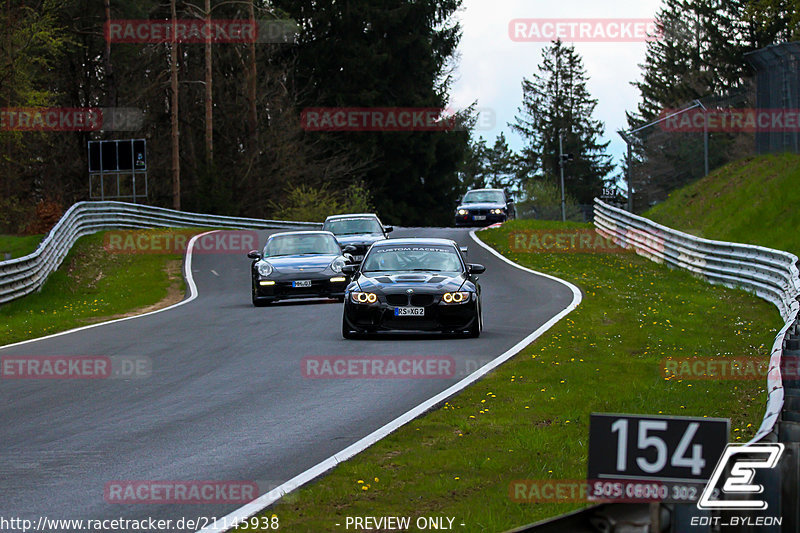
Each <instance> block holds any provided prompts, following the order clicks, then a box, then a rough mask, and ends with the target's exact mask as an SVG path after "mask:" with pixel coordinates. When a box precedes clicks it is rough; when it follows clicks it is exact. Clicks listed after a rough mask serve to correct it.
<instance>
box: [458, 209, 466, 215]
mask: <svg viewBox="0 0 800 533" xmlns="http://www.w3.org/2000/svg"><path fill="white" fill-rule="evenodd" d="M467 213H469V211H467V210H466V209H459V210H458V214H459V215H466V214H467Z"/></svg>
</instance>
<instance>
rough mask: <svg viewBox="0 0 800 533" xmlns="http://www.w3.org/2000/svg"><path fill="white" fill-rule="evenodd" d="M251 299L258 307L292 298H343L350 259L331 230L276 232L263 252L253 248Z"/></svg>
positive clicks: (248, 255)
mask: <svg viewBox="0 0 800 533" xmlns="http://www.w3.org/2000/svg"><path fill="white" fill-rule="evenodd" d="M247 257H249V258H250V259H252V260H253V263H252V265H251V268H250V272H251V278H252V299H253V305H255V306H256V307H261V306H264V305H266V304H268V303H271V302H274V301H276V300H286V299H291V298H337V299H339V300H342V299H344V290H345V287H347V281H348V276H347V274H344V273H343V272H342V267H344V266H345V265H346V264H347V260H346V259H345V257H344V255H343V254H342V249H341V247H340V246H339V243H338V242H336V239H335V238H334V236H333V234H332V233H331V232H329V231H293V232H283V233H275V234H273V235H271V236H270V237H269V238H268V239H267V243H266V244H265V245H264V249H263V251H261V252H259V251H258V250H252V251H251V252H250V253H248V254H247Z"/></svg>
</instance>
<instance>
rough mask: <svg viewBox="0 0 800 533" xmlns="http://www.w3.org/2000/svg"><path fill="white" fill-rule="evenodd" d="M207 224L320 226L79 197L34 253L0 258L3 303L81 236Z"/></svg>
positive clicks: (47, 270) (34, 286) (40, 276)
mask: <svg viewBox="0 0 800 533" xmlns="http://www.w3.org/2000/svg"><path fill="white" fill-rule="evenodd" d="M156 227H162V228H164V227H167V228H169V227H172V228H178V227H203V228H231V229H263V228H278V229H280V228H285V229H319V228H321V227H322V225H321V224H319V223H316V222H290V221H283V220H261V219H257V218H238V217H228V216H221V215H202V214H198V213H186V212H183V211H174V210H172V209H164V208H161V207H152V206H147V205H140V204H129V203H125V202H78V203H76V204H74V205H73V206H72V207H70V208H69V209H68V210H67V212H66V213H64V216H62V217H61V220H59V221H58V223H57V224H56V225H55V226H54V227H53V229H51V230H50V233H48V234H47V236H46V237H45V238H44V240H43V241H42V242H41V244H40V245H39V247H38V248H37V249H36V251H35V252H33V253H32V254H29V255H26V256H25V257H20V258H17V259H10V260H8V261H2V262H0V304H2V303H5V302H10V301H12V300H16V299H17V298H21V297H23V296H25V295H26V294H30V293H31V292H33V291H36V290H38V289H40V288H41V287H42V285H44V282H45V281H46V280H47V276H49V275H50V274H51V273H52V272H53V271H55V270H56V269H57V268H58V267H59V265H60V264H61V262H62V261H63V260H64V257H66V255H67V253H69V250H70V248H72V245H73V244H75V241H77V240H78V239H79V238H80V237H83V236H84V235H89V234H91V233H96V232H98V231H103V230H110V229H136V228H156Z"/></svg>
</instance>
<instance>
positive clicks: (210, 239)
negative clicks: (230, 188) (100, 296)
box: [103, 230, 258, 254]
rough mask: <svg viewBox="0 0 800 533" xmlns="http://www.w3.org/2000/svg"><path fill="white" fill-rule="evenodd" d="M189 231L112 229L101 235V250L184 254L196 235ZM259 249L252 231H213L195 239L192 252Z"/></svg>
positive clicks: (219, 252) (239, 252)
mask: <svg viewBox="0 0 800 533" xmlns="http://www.w3.org/2000/svg"><path fill="white" fill-rule="evenodd" d="M196 233H197V232H196V231H194V232H193V231H191V230H124V231H123V230H119V231H117V230H115V231H107V232H106V234H105V236H104V237H103V249H104V250H105V251H106V252H109V253H112V254H183V253H185V252H186V248H187V246H188V245H189V241H191V240H192V237H193V236H194V235H195V234H196ZM256 248H258V233H257V232H255V231H252V230H231V231H215V232H212V233H207V234H205V235H202V236H200V237H198V238H197V239H195V241H194V244H193V245H192V253H195V254H246V253H247V252H249V251H250V250H254V249H256Z"/></svg>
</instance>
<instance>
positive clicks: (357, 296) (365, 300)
mask: <svg viewBox="0 0 800 533" xmlns="http://www.w3.org/2000/svg"><path fill="white" fill-rule="evenodd" d="M350 299H351V300H353V302H354V303H357V304H374V303H375V302H377V301H378V295H377V294H375V293H372V292H358V291H353V292H351V293H350Z"/></svg>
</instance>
